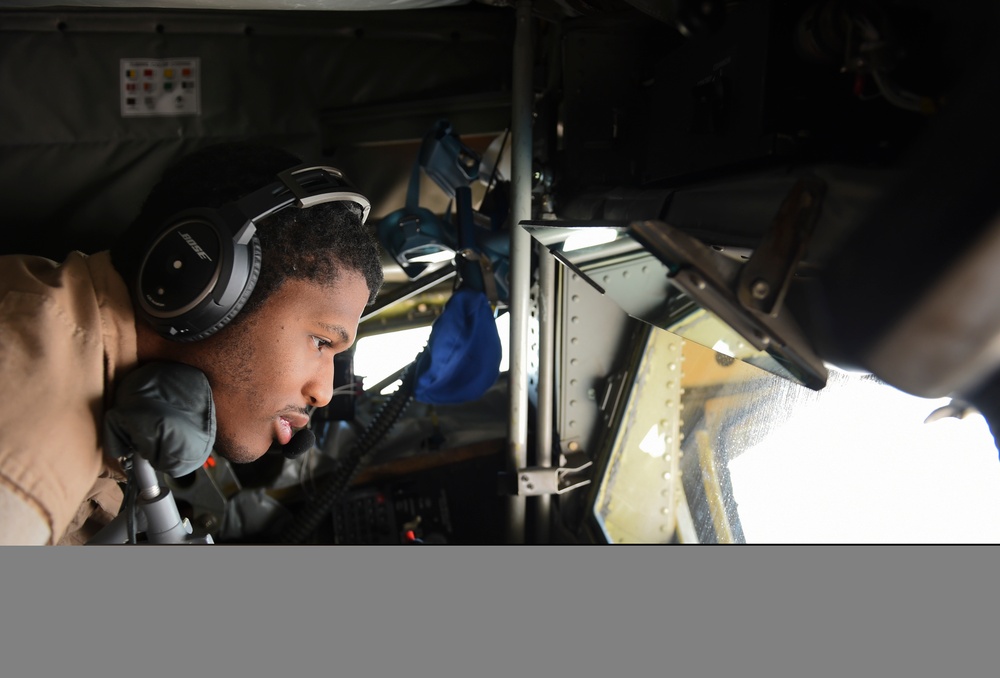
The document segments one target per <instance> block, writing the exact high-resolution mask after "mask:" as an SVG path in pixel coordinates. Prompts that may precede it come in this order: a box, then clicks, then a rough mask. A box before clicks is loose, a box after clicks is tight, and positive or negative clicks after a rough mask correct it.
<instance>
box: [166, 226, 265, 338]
mask: <svg viewBox="0 0 1000 678" xmlns="http://www.w3.org/2000/svg"><path fill="white" fill-rule="evenodd" d="M249 247H250V259H251V261H250V272H249V274H248V276H247V283H246V286H245V287H244V288H243V291H242V292H241V293H240V296H239V297H238V298H237V299H236V302H235V303H234V304H233V307H232V308H230V309H229V311H228V312H227V313H226V315H224V316H223V317H222V318H220V319H219V321H218V322H217V323H215V324H214V325H212V326H211V327H208V328H206V329H205V330H202V331H201V332H199V333H197V334H194V335H191V336H188V337H185V341H201V340H202V339H206V338H208V337H210V336H212V335H213V334H215V333H216V332H218V331H219V330H221V329H222V328H223V327H225V326H226V325H228V324H229V323H230V321H231V320H232V319H233V318H235V317H236V314H237V313H239V312H240V311H241V310H243V307H244V306H246V303H247V300H248V299H249V298H250V294H251V293H252V292H253V290H254V288H255V287H256V286H257V278H258V277H259V276H260V262H261V251H260V240H258V239H257V236H256V235H255V236H253V237H252V238H251V239H250V244H249Z"/></svg>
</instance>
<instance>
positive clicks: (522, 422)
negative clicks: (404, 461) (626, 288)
mask: <svg viewBox="0 0 1000 678" xmlns="http://www.w3.org/2000/svg"><path fill="white" fill-rule="evenodd" d="M516 19H517V25H516V30H515V34H514V64H513V84H512V92H511V100H512V111H511V211H510V277H511V284H510V371H509V373H508V379H509V381H508V384H509V389H510V393H509V397H510V421H509V434H508V442H507V445H508V452H507V464H508V467H509V470H510V471H511V472H514V473H516V472H517V471H518V470H519V469H522V468H525V467H526V466H527V464H528V450H527V448H528V352H527V350H528V314H529V303H530V295H531V236H530V235H528V232H527V231H526V230H524V229H523V228H521V226H520V223H521V222H522V221H526V220H529V219H531V155H532V153H531V146H532V144H531V122H532V107H533V106H532V105H533V103H534V102H533V95H534V86H533V83H532V70H533V69H532V61H533V55H532V45H531V40H532V38H531V0H517V7H516ZM508 509H509V510H508V516H507V518H508V522H507V528H508V530H507V541H508V543H512V544H520V543H524V522H525V500H524V497H521V496H513V497H511V498H510V502H509V506H508Z"/></svg>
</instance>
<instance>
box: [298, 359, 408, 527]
mask: <svg viewBox="0 0 1000 678" xmlns="http://www.w3.org/2000/svg"><path fill="white" fill-rule="evenodd" d="M419 359H420V355H419V354H418V355H417V358H416V359H415V360H414V361H413V362H412V363H410V366H409V367H408V368H407V369H406V372H405V373H404V375H403V383H402V384H401V385H400V387H399V388H398V389H397V390H396V392H395V393H393V394H392V395H391V396H390V397H389V399H388V400H387V401H386V402H385V403H383V404H382V407H381V408H379V410H378V412H377V413H376V414H375V416H374V417H373V418H372V421H371V423H370V424H369V425H368V427H367V428H366V429H365V430H364V431H363V432H362V433H361V435H360V436H359V438H358V441H357V442H356V443H355V445H354V447H352V448H351V450H350V452H348V453H347V456H346V457H345V459H344V460H343V462H341V463H340V464H339V465H338V466H337V468H336V469H334V470H333V471H332V472H331V473H330V474H329V475H328V476H327V478H326V480H325V482H324V485H323V487H322V488H321V489H320V491H319V493H318V494H317V495H316V497H315V498H314V499H313V501H312V502H310V503H309V504H308V505H307V506H306V507H305V508H304V509H303V510H302V511H301V512H300V513H299V514H298V515H297V516H296V517H295V520H294V522H293V523H292V525H291V526H290V527H289V528H288V530H286V531H285V533H284V534H283V535H282V538H281V543H282V544H302V543H303V542H305V540H306V539H307V538H308V537H309V536H310V535H311V534H313V533H314V532H315V531H316V528H317V527H318V526H319V524H320V521H322V520H323V519H324V518H325V517H326V516H327V514H329V513H330V511H331V510H332V509H333V507H334V505H335V504H336V503H337V502H338V501H339V500H340V499H341V497H343V495H344V492H345V491H346V490H347V488H348V487H349V486H350V484H351V481H352V480H353V479H354V477H355V476H356V475H357V473H358V471H359V470H360V468H361V464H362V462H363V461H365V459H366V457H367V455H368V454H369V452H371V450H372V448H374V447H375V445H376V444H377V443H378V441H380V440H381V439H382V438H383V437H384V436H385V435H386V434H387V433H388V432H389V430H390V429H391V428H392V426H393V425H394V424H395V423H396V420H398V419H399V417H400V416H401V415H402V414H403V412H404V411H405V410H406V408H407V406H408V405H409V404H410V401H411V400H412V398H413V383H414V381H415V379H416V376H415V374H416V365H417V361H418V360H419Z"/></svg>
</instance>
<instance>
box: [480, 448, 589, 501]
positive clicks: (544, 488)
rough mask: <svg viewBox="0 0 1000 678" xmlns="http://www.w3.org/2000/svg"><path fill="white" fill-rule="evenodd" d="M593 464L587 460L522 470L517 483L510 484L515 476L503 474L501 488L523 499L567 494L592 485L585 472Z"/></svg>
mask: <svg viewBox="0 0 1000 678" xmlns="http://www.w3.org/2000/svg"><path fill="white" fill-rule="evenodd" d="M573 456H577V457H584V456H585V455H583V454H582V453H578V454H576V455H573ZM593 463H594V462H592V461H590V460H589V459H586V460H585V461H582V463H580V462H578V465H574V466H562V467H558V468H556V467H545V466H530V467H528V468H522V469H520V470H518V472H517V482H516V483H512V482H510V481H511V480H512V479H513V478H514V476H513V474H504V473H501V474H500V477H501V487H504V486H505V489H506V490H507V492H506V493H507V494H516V495H518V496H521V497H530V496H539V495H546V494H566V493H567V492H569V491H571V490H575V489H577V488H578V487H583V486H585V485H589V484H590V480H591V478H590V473H584V472H585V471H587V470H588V469H589V468H590V467H591V466H593Z"/></svg>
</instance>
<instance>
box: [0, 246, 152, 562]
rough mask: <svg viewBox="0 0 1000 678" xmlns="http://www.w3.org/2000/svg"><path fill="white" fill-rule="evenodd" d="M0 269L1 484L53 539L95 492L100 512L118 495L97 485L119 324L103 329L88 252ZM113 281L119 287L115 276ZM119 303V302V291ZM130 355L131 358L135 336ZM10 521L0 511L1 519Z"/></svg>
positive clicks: (76, 523)
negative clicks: (102, 426)
mask: <svg viewBox="0 0 1000 678" xmlns="http://www.w3.org/2000/svg"><path fill="white" fill-rule="evenodd" d="M0 259H7V258H0ZM101 261H102V262H103V263H106V264H107V265H108V266H109V265H110V263H109V262H104V260H101ZM0 266H3V267H4V268H3V273H4V278H3V279H0V486H3V487H4V490H5V495H6V497H7V501H8V502H10V501H11V498H12V497H14V498H16V499H19V500H20V501H21V502H22V504H26V505H27V506H30V507H32V508H33V509H35V510H37V512H38V513H39V515H40V516H41V517H42V518H43V519H44V522H45V525H47V527H48V531H49V535H48V537H47V543H57V542H59V541H60V540H61V539H62V538H63V537H64V536H65V535H66V533H67V530H68V528H70V526H71V525H72V526H73V527H74V529H75V528H78V527H80V525H81V523H82V521H81V511H82V509H86V508H87V504H88V503H90V502H91V500H93V498H94V497H95V494H96V495H100V497H99V499H100V500H102V501H103V502H104V503H105V504H107V505H108V509H110V508H111V507H110V504H113V501H109V499H108V498H109V497H110V495H111V494H114V493H118V496H119V497H120V491H119V489H118V488H117V487H116V486H115V487H114V488H111V487H110V486H109V485H107V483H108V482H110V483H112V484H114V483H113V481H111V480H110V479H106V483H105V484H104V485H103V488H102V487H98V486H97V484H95V483H96V482H97V481H98V479H99V476H101V474H102V473H104V472H105V471H106V466H105V463H104V459H103V453H102V450H101V429H100V427H99V422H102V421H103V412H104V407H105V397H106V393H105V390H106V389H105V386H106V383H109V382H106V378H107V375H108V374H109V373H111V374H113V372H114V369H115V366H114V362H115V360H114V357H113V356H112V357H110V358H109V355H108V353H107V351H106V343H107V341H108V338H109V337H111V338H112V339H113V340H114V341H118V340H117V339H115V337H116V336H117V333H118V329H119V328H114V327H109V326H108V323H109V316H108V313H107V310H108V309H107V308H106V306H107V304H108V303H109V302H108V300H107V299H106V298H105V297H104V295H103V294H102V292H101V291H100V289H96V290H95V285H94V281H93V280H92V279H91V270H90V267H89V266H88V263H87V260H86V257H84V256H82V255H75V256H71V257H69V258H68V259H67V260H66V261H65V262H64V263H63V264H62V265H61V266H57V265H56V264H55V263H54V262H51V261H48V260H45V259H41V258H38V257H30V258H27V257H24V258H14V259H13V261H11V260H7V261H2V260H0ZM12 266H13V267H19V268H16V269H15V270H13V271H12V270H11V267H12ZM105 275H106V272H105ZM5 280H7V281H9V280H14V281H15V283H16V284H14V283H9V284H6V285H5ZM105 282H106V281H105ZM117 284H118V285H119V286H120V287H121V290H119V292H124V283H122V282H121V280H120V278H119V279H118V280H117ZM119 296H120V295H119ZM119 302H121V303H125V302H127V293H126V294H125V301H124V302H122V301H121V300H119ZM119 302H112V305H115V304H118V305H120V303H119ZM102 306H105V308H104V309H102ZM120 310H121V309H116V311H120ZM102 311H104V313H103V315H102ZM126 311H127V320H128V322H131V318H132V316H131V312H130V310H128V309H126ZM133 332H134V330H133ZM131 351H132V361H133V362H134V351H135V349H134V335H133V336H132V337H131ZM112 353H113V352H112ZM11 506H15V508H13V509H12V510H13V511H15V512H16V511H19V510H23V506H22V507H21V508H20V509H18V508H16V504H14V503H11ZM13 517H14V516H13V515H8V514H6V512H4V513H3V514H0V520H7V519H8V518H11V519H13ZM25 529H27V530H31V529H32V528H30V527H29V526H27V525H25ZM4 532H5V530H0V534H3V533H4ZM6 533H8V534H9V533H11V531H10V529H7V530H6ZM37 534H38V533H37V531H36V532H32V533H31V535H37ZM21 536H24V537H25V538H26V539H27V538H28V537H29V536H30V535H21Z"/></svg>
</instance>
